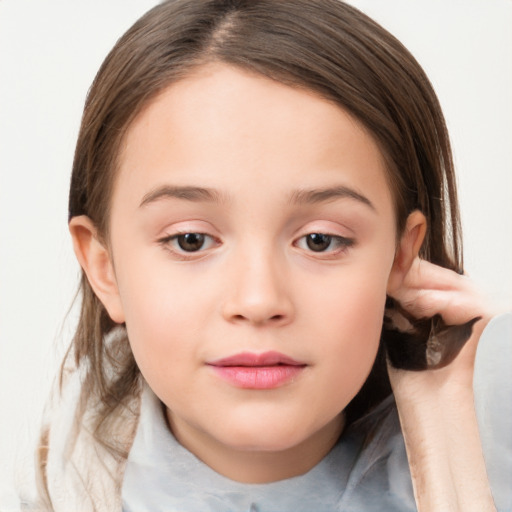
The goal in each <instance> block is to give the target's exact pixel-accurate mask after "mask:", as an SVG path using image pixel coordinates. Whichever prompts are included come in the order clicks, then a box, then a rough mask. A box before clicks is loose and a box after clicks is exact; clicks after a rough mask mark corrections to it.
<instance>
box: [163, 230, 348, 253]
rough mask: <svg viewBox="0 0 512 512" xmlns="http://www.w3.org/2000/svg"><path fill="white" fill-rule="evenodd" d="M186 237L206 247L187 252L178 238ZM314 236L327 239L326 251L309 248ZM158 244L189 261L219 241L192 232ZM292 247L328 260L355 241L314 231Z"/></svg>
mask: <svg viewBox="0 0 512 512" xmlns="http://www.w3.org/2000/svg"><path fill="white" fill-rule="evenodd" d="M188 235H194V236H196V237H202V238H203V240H206V241H208V240H209V243H208V247H206V248H204V244H201V246H200V247H199V248H197V249H196V250H192V251H187V250H186V249H184V248H183V247H181V246H180V245H181V244H180V238H182V237H187V236H188ZM316 236H318V237H324V239H327V240H324V241H327V242H328V245H327V247H326V250H319V251H315V250H314V249H312V248H311V246H310V244H309V243H308V242H309V241H310V240H311V241H313V240H312V239H311V238H310V239H309V240H308V237H316ZM302 240H303V241H304V243H305V244H306V245H307V248H306V247H301V244H300V242H301V241H302ZM158 243H159V244H160V245H162V246H163V247H164V248H165V249H167V250H168V251H170V252H171V253H172V254H173V255H175V256H176V257H178V258H179V259H181V260H191V259H197V257H198V256H199V254H200V253H202V252H204V251H206V250H208V249H210V248H211V247H212V246H214V245H215V244H216V245H218V244H220V241H219V240H218V239H215V238H214V237H213V236H211V235H208V234H206V233H200V232H194V231H185V232H179V233H174V234H172V235H169V236H165V237H163V238H160V239H159V240H158ZM333 244H334V245H335V246H336V247H335V248H334V249H332V248H331V249H330V247H331V246H332V245H333ZM176 245H177V246H176ZM293 245H294V246H295V247H298V248H299V249H303V250H305V251H307V252H310V253H311V254H316V255H318V256H319V257H322V255H323V257H324V258H328V257H336V256H338V255H340V254H342V253H344V252H346V251H348V249H349V248H350V247H353V246H354V245H355V240H354V239H353V238H346V237H343V236H339V235H332V234H330V233H322V232H319V231H315V232H312V233H307V234H306V235H303V236H301V237H300V238H298V239H297V240H296V241H295V242H294V244H293Z"/></svg>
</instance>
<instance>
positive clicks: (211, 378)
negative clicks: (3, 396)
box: [26, 0, 512, 511]
mask: <svg viewBox="0 0 512 512" xmlns="http://www.w3.org/2000/svg"><path fill="white" fill-rule="evenodd" d="M69 226H70V231H71V235H72V238H73V244H74V249H75V253H76V255H77V258H78V260H79V262H80V264H81V266H82V268H83V277H82V284H81V289H82V310H81V316H80V321H79V325H78V328H77V331H76V334H75V338H74V340H73V345H72V347H71V349H70V351H69V354H68V356H67V358H66V360H65V362H64V365H63V368H62V375H61V381H60V387H59V390H58V393H57V396H56V397H54V399H53V401H52V407H51V408H50V409H49V411H48V422H47V424H46V425H45V427H44V428H43V431H42V436H41V443H40V447H39V450H38V484H39V498H38V501H37V502H34V503H32V504H28V503H27V504H26V506H27V507H32V508H34V509H37V510H65V511H69V510H76V511H82V510H83V511H86V510H105V511H112V510H125V511H144V510H179V511H185V510H223V511H224V510H258V511H265V510H272V511H278V510H296V511H297V510H309V511H311V510H315V511H321V510H414V509H415V508H416V507H417V508H418V509H420V510H426V511H434V510H436V511H437V510H464V511H468V510H475V511H476V510H478V511H482V510H495V509H496V507H497V508H498V509H500V510H507V509H508V508H509V507H510V506H511V501H510V500H511V496H510V492H509V491H508V487H509V486H508V484H507V476H510V471H511V469H510V467H511V463H510V455H511V452H512V451H511V450H510V440H509V438H507V435H501V437H500V436H498V437H499V438H496V439H494V440H493V442H494V444H489V443H487V438H486V434H485V433H484V436H483V439H482V442H481V439H480V435H479V431H478V425H477V420H476V414H475V407H474V405H473V398H474V391H473V383H472V381H473V373H474V369H475V364H477V366H476V371H479V368H480V367H482V366H483V365H485V361H486V359H485V347H486V346H487V344H488V343H490V341H486V340H485V339H484V340H480V337H481V334H482V331H483V330H484V328H485V327H486V325H487V324H488V323H489V320H490V318H491V317H492V315H493V312H492V311H491V310H490V308H489V307H488V306H487V305H486V303H485V302H484V301H483V300H482V299H481V298H480V295H479V294H478V292H477V291H475V290H474V288H473V286H472V284H471V283H470V281H469V280H468V278H467V277H465V276H463V275H461V274H462V268H463V267H462V258H461V241H460V228H459V220H458V207H457V197H456V189H455V178H454V172H453V164H452V160H451V154H450V147H449V141H448V136H447V133H446V128H445V124H444V121H443V117H442V114H441V111H440V108H439V105H438V102H437V99H436V97H435V95H434V93H433V91H432V88H431V86H430V85H429V83H428V80H427V78H426V77H425V75H424V73H423V72H422V70H421V69H420V68H419V66H418V64H417V63H416V62H415V60H414V59H413V58H412V56H411V55H410V54H409V53H408V52H407V50H405V48H404V47H403V46H402V45H401V44H400V43H399V42H398V41H396V39H394V38H393V37H392V36H391V35H390V34H388V33H387V32H386V31H384V30H383V29H382V28H381V27H379V26H378V25H376V24H375V23H374V22H372V21H371V20H369V19H368V18H367V17H365V16H364V15H363V14H361V13H360V12H359V11H357V10H355V9H354V8H351V7H349V6H347V5H345V4H343V3H341V2H338V1H337V0H322V1H314V2H311V1H306V0H293V1H285V2H283V1H275V0H262V1H260V0H258V1H255V0H250V1H244V0H224V1H222V0H211V1H205V2H196V1H192V0H181V1H176V0H173V1H167V2H164V3H162V4H161V5H159V6H157V7H155V8H154V9H153V10H151V11H150V12H149V13H148V14H147V15H146V16H144V17H143V18H141V20H139V21H138V22H137V23H136V24H135V25H134V26H133V27H132V28H131V29H130V30H129V31H128V32H127V33H126V34H125V35H124V36H123V37H122V38H121V40H120V41H119V42H118V43H117V45H116V46H115V48H114V49H113V50H112V52H111V53H110V55H109V56H108V57H107V59H106V61H105V62H104V64H103V66H102V67H101V69H100V71H99V73H98V75H97V78H96V80H95V82H94V84H93V86H92V88H91V90H90V93H89V96H88V99H87V103H86V107H85V112H84V117H83V120H82V127H81V131H80V134H79V138H78V143H77V148H76V153H75V161H74V167H73V175H72V182H71V190H70V203H69ZM507 325H508V324H506V322H505V321H503V320H496V321H494V322H493V325H490V326H489V327H488V328H487V329H486V337H487V340H490V339H491V338H492V342H493V343H494V344H498V345H500V347H493V350H496V349H501V350H503V351H505V350H507V347H506V342H507V341H508V337H509V336H510V332H508V333H507V331H506V329H507ZM479 340H480V341H479ZM477 345H479V346H480V348H479V355H478V358H476V357H475V354H476V349H477ZM501 345H504V346H503V348H501ZM481 347H483V348H481ZM481 361H482V362H481ZM503 377H504V373H502V372H501V371H500V369H499V368H498V369H497V370H496V375H495V378H496V382H497V383H498V384H497V385H496V386H495V387H492V382H491V383H486V384H489V387H488V388H487V389H484V388H483V386H480V387H478V386H475V389H476V398H477V399H480V400H483V399H485V398H486V397H488V396H491V395H493V394H494V393H503V391H505V393H507V392H509V391H510V390H509V389H507V388H505V382H502V379H503ZM477 382H478V381H477ZM509 388H510V386H509ZM502 403H507V402H506V397H505V398H504V399H503V401H502ZM482 414H483V415H486V416H485V417H484V416H482V417H484V420H483V421H487V420H488V421H489V422H492V424H491V425H489V426H488V428H491V427H492V428H494V426H495V420H496V418H495V417H494V416H493V415H494V414H495V411H493V410H492V409H491V410H490V411H485V410H484V411H483V413H482ZM496 428H498V427H496ZM497 432H498V433H499V430H498V431H497ZM482 443H483V445H484V447H485V456H486V457H487V467H488V469H489V474H490V475H491V477H492V478H491V480H492V481H491V485H490V484H489V479H488V476H487V473H486V466H485V460H484V453H483V450H482ZM506 443H508V444H506ZM496 446H500V449H501V450H500V451H496ZM409 468H410V472H409ZM496 468H498V471H496ZM495 473H497V474H495ZM491 487H492V492H491ZM493 493H494V498H493Z"/></svg>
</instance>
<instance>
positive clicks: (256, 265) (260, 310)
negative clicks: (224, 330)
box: [222, 251, 294, 326]
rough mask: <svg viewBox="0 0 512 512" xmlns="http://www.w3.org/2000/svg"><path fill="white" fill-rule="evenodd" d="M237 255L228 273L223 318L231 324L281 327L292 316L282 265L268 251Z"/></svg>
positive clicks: (292, 310) (291, 303)
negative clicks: (238, 256) (239, 256)
mask: <svg viewBox="0 0 512 512" xmlns="http://www.w3.org/2000/svg"><path fill="white" fill-rule="evenodd" d="M269 252H270V251H267V252H265V251H258V253H257V254H254V253H253V254H251V255H244V257H241V258H237V263H236V264H235V265H232V266H231V270H230V271H228V272H227V276H228V282H227V283H226V290H225V291H226V294H225V299H224V302H223V305H222V314H223V317H224V318H225V319H226V320H227V321H229V322H231V323H233V322H234V323H246V324H250V325H255V326H256V325H258V326H262V325H273V326H284V325H286V324H288V323H289V322H290V321H291V320H292V319H293V315H294V307H293V302H292V299H291V296H290V295H291V294H290V289H289V283H288V282H287V273H286V272H285V271H284V268H283V265H282V264H279V261H278V260H277V259H276V258H275V257H272V256H273V255H272V254H269Z"/></svg>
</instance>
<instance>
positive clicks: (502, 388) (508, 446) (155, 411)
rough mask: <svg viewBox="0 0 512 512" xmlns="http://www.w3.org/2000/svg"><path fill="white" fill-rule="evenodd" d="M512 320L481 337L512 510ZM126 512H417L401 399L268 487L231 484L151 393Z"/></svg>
mask: <svg viewBox="0 0 512 512" xmlns="http://www.w3.org/2000/svg"><path fill="white" fill-rule="evenodd" d="M511 368H512V314H506V315H501V316H500V317H496V318H495V319H493V320H492V321H491V322H490V324H489V325H488V326H487V328H486V329H485V331H484V333H483V335H482V338H481V340H480V343H479V346H478V352H477V360H476V367H475V377H474V386H475V403H476V408H477V415H478V421H479V426H480V431H481V436H482V444H483V448H484V454H485V459H486V465H487V470H488V474H489V479H490V481H491V487H492V491H493V496H494V499H495V502H496V506H497V508H498V510H499V511H500V512H505V511H512V375H511V372H510V370H511ZM122 497H123V511H124V512H146V511H147V512H150V511H151V512H157V511H166V512H167V511H168V512H172V511H179V512H207V511H212V512H213V511H219V512H231V511H232V512H285V511H294V512H313V511H314V512H334V511H344V512H351V511H354V512H355V511H357V512H371V511H379V512H382V511H397V512H401V511H403V512H406V511H415V510H416V505H415V502H414V496H413V491H412V484H411V477H410V473H409V466H408V463H407V456H406V452H405V446H404V441H403V437H402V434H401V430H400V424H399V421H398V415H397V411H396V406H395V403H394V400H393V397H392V396H391V397H388V398H387V399H386V400H385V401H384V402H382V403H381V404H380V405H379V406H378V407H377V408H375V409H374V410H373V411H372V412H371V413H370V414H368V415H367V416H365V417H364V418H361V419H360V420H358V421H357V422H356V423H354V424H353V425H351V426H350V427H349V428H348V429H347V430H346V431H345V432H344V433H343V434H342V436H341V437H340V439H339V441H338V442H337V444H336V445H335V446H334V447H333V448H332V450H331V451H330V452H329V453H328V454H327V455H326V457H324V459H323V460H321V461H320V462H319V463H318V464H317V465H316V466H315V467H313V468H312V469H311V470H310V471H308V472H307V473H305V474H304V475H301V476H297V477H294V478H289V479H286V480H281V481H278V482H272V483H267V484H244V483H239V482H235V481H232V480H230V479H228V478H226V477H224V476H222V475H220V474H218V473H216V472H215V471H214V470H212V469H211V468H210V467H208V466H207V465H205V464H204V463H203V462H201V461H200V460H199V459H197V458H196V457H195V456H194V455H193V454H192V453H190V452H189V451H188V450H186V449H185V448H184V447H182V446H181V445H180V444H179V443H178V442H177V441H176V439H175V438H174V436H173V435H172V433H171V432H170V430H169V428H168V427H167V424H166V421H165V417H164V411H163V406H162V404H161V402H160V401H159V400H158V398H157V397H156V396H155V395H154V394H153V393H152V392H151V391H150V390H149V389H146V390H145V391H144V394H143V397H142V406H141V416H140V422H139V426H138V430H137V434H136V436H135V440H134V444H133V446H132V449H131V451H130V454H129V458H128V463H127V467H126V472H125V476H124V481H123V489H122Z"/></svg>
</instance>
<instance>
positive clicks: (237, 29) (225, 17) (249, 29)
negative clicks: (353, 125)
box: [63, 0, 462, 458]
mask: <svg viewBox="0 0 512 512" xmlns="http://www.w3.org/2000/svg"><path fill="white" fill-rule="evenodd" d="M212 62H222V63H226V64H228V65H232V66H235V67H237V68H240V69H242V70H246V71H250V72H253V73H256V74H258V75H263V76H265V77H268V78H269V79H272V80H275V81H278V82H280V83H283V84H285V85H288V86H290V87H295V88H302V89H304V90H308V91H312V92H314V93H316V94H317V95H319V96H321V97H322V98H325V99H326V100H329V101H331V102H333V103H334V104H336V105H338V106H339V107H341V108H343V109H344V110H345V111H346V112H348V113H350V114H351V115H352V116H353V117H354V118H356V119H357V120H358V121H359V122H360V123H362V125H364V126H365V127H366V129H367V130H368V131H369V132H370V133H371V135H372V136H373V138H374V139H375V141H376V142H377V143H378V145H379V147H380V150H381V151H382V154H383V155H384V158H385V162H386V167H387V179H388V183H389V186H390V189H391V192H392V195H393V198H394V204H395V214H396V230H397V234H400V233H402V231H403V229H404V227H405V223H406V219H407V216H408V215H409V214H410V213H411V212H412V211H414V210H419V211H421V212H422V213H423V214H424V215H425V217H426V219H427V233H426V237H425V241H424V243H423V245H422V247H421V250H420V256H421V257H422V258H424V259H426V260H429V261H431V262H433V263H435V264H438V265H441V266H443V267H447V268H450V269H453V270H457V271H459V270H460V269H461V268H462V258H461V232H460V222H459V212H458V203H457V196H456V184H455V176H454V169H453V162H452V156H451V149H450V142H449V138H448V134H447V129H446V125H445V121H444V118H443V115H442V112H441V108H440V105H439V102H438V100H437V98H436V95H435V93H434V91H433V88H432V86H431V84H430V82H429V80H428V79H427V77H426V75H425V73H424V72H423V70H422V69H421V67H420V66H419V64H418V63H417V62H416V60H415V59H414V57H413V56H412V55H411V54H410V53H409V52H408V50H407V49H406V48H405V47H404V46H403V45H402V44H401V43H400V42H399V41H398V40H397V39H396V38H395V37H393V36H392V35H391V34H389V33H388V32H387V31H386V30H385V29H383V28H382V27H381V26H380V25H378V24H377V23H375V22H374V21H373V20H371V19H370V18H368V17H367V16H366V15H364V14H363V13H361V12H360V11H358V10H357V9H355V8H354V7H351V6H349V5H346V4H345V3H342V2H341V1H339V0H206V1H201V2H198V1H197V0H168V1H165V2H163V3H162V4H160V5H158V6H156V7H155V8H153V9H152V10H150V11H149V12H148V13H147V14H146V15H144V16H143V17H142V18H141V19H139V20H138V21H137V22H136V23H135V24H134V25H133V27H132V28H130V29H129V30H128V31H127V32H126V33H125V34H124V35H123V36H122V37H121V38H120V39H119V41H118V42H117V44H116V45H115V47H114V48H113V49H112V51H111V52H110V54H109V55H108V56H107V58H106V60H105V61H104V63H103V65H102V66H101V68H100V70H99V72H98V74H97V76H96V78H95V80H94V82H93V84H92V87H91V89H90V91H89V94H88V96H87V100H86V104H85V110H84V115H83V119H82V124H81V128H80V133H79V136H78V142H77V146H76V153H75V158H74V163H73V173H72V179H71V187H70V195H69V219H71V218H72V217H74V216H77V215H87V216H88V217H90V219H91V220H92V221H93V223H94V225H95V226H96V228H97V230H98V234H99V236H100V237H102V239H103V240H104V241H105V242H106V243H108V237H109V211H110V206H111V204H110V202H111V197H112V191H113V187H114V185H115V179H116V173H117V163H118V162H117V159H118V155H119V153H120V150H121V146H122V143H123V140H124V137H125V135H126V133H127V130H128V129H129V128H130V126H131V123H132V121H133V120H134V119H135V118H136V117H137V116H138V115H139V114H140V113H141V112H142V110H143V109H144V108H145V107H147V106H148V104H149V103H150V102H151V101H152V99H154V98H155V97H156V96H157V95H158V94H159V93H160V92H161V91H163V90H164V89H165V88H167V87H168V86H169V85H171V84H173V83H175V82H177V81H179V80H180V79H182V78H184V77H186V76H188V75H190V74H191V73H192V72H193V71H194V70H195V69H197V68H199V67H200V66H203V65H205V64H208V63H212ZM80 287H81V296H82V304H81V313H80V319H79V323H78V327H77V330H76V334H75V336H74V339H73V343H72V346H71V348H70V351H69V353H68V362H69V360H70V358H74V360H73V361H74V362H73V364H74V365H76V367H79V366H85V367H86V372H85V382H84V385H83V392H82V393H83V395H82V401H81V403H82V409H81V411H82V412H81V414H83V411H84V410H85V407H86V406H90V405H91V404H94V406H95V407H97V410H98V415H97V421H96V424H95V430H94V435H95V437H96V439H97V441H99V442H100V443H102V444H103V445H105V446H108V447H109V448H110V449H111V450H112V451H113V452H116V450H117V448H116V446H115V445H114V444H112V442H111V441H110V439H109V425H110V424H111V421H113V419H115V417H116V413H117V412H118V411H119V407H121V406H122V404H123V403H125V401H126V399H127V397H130V396H131V395H132V394H133V393H134V392H135V390H136V389H137V382H138V381H139V380H140V379H139V370H138V368H137V364H136V362H135V360H134V357H133V355H132V353H131V350H130V347H129V343H128V340H127V335H126V331H125V330H124V331H122V332H124V334H122V335H120V336H119V335H118V336H111V335H110V336H109V334H110V333H111V332H112V331H113V330H114V328H115V327H116V324H115V323H114V322H113V321H112V320H111V319H110V317H109V316H108V314H107V311H106V310H105V308H104V307H103V305H102V304H101V302H100V301H99V300H98V298H97V297H96V296H95V294H94V292H93V291H92V289H91V286H90V285H89V283H88V281H87V278H86V277H85V274H83V273H82V278H81V285H80ZM388 305H390V304H388ZM429 325H430V324H429ZM395 334H396V333H395ZM427 334H428V333H427ZM393 340H395V341H396V336H394V334H393V329H392V328H390V327H389V326H387V325H386V323H384V327H383V331H382V339H381V344H380V348H379V351H378V354H377V358H376V360H375V363H374V366H373V369H372V371H371V373H370V376H369V377H368V380H367V381H366V383H365V385H364V386H363V388H362V389H361V391H360V392H359V393H358V395H356V397H355V398H354V399H353V400H352V402H351V403H350V404H349V405H348V407H347V409H346V413H347V421H348V422H353V421H354V420H355V419H357V418H359V417H361V416H362V415H364V414H365V413H366V412H367V411H369V410H370V409H371V408H372V407H373V406H375V405H376V404H377V403H379V402H380V401H382V399H383V398H384V397H386V396H387V395H389V393H390V392H391V390H390V386H389V381H388V380H387V372H386V367H385V365H386V360H385V358H386V349H387V347H388V345H389V346H392V345H393V343H392V342H393ZM425 343H426V341H425V342H424V343H423V345H421V343H420V350H419V352H420V354H419V356H418V355H417V354H416V355H414V354H412V355H411V354H408V353H406V352H404V351H403V350H402V349H400V348H399V350H398V351H397V350H395V351H394V353H395V354H398V355H397V356H396V359H395V360H393V359H392V363H393V364H396V365H400V366H402V367H404V368H411V369H422V368H426V367H427V363H426V362H422V361H424V360H425V357H426V356H425ZM393 346H394V347H395V348H396V346H397V345H396V344H395V345H393ZM398 346H399V347H402V348H403V344H402V345H398ZM441 355H442V357H441V365H442V364H443V361H444V360H446V357H445V358H444V360H443V357H444V355H443V354H441ZM418 357H419V360H420V363H419V364H418ZM447 357H448V356H447ZM63 368H64V365H63ZM117 455H118V456H119V457H120V458H123V457H124V458H126V457H127V453H117Z"/></svg>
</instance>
